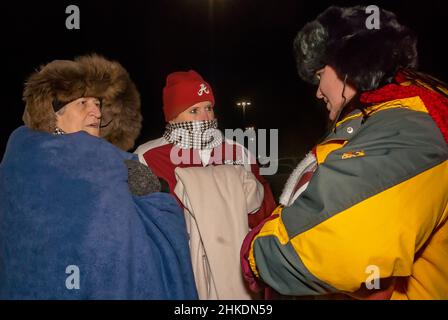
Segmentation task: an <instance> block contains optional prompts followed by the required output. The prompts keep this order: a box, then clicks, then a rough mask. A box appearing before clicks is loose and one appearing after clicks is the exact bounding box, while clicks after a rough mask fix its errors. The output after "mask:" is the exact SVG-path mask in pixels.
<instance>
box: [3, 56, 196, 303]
mask: <svg viewBox="0 0 448 320" xmlns="http://www.w3.org/2000/svg"><path fill="white" fill-rule="evenodd" d="M24 100H25V102H26V106H25V112H24V116H23V120H24V122H25V125H26V126H25V127H24V126H22V127H20V128H18V129H17V130H15V131H14V132H13V133H12V134H11V136H10V138H9V141H8V146H7V149H6V152H5V155H4V158H3V160H2V162H1V164H0V203H1V204H2V205H1V206H0V221H2V223H1V224H0V262H1V263H0V264H1V265H2V267H1V268H0V299H195V298H197V292H196V288H195V284H194V277H193V272H192V268H191V260H190V254H189V248H188V245H187V244H186V243H187V234H186V228H185V221H184V217H183V213H182V211H181V210H179V207H178V205H177V203H176V200H175V199H174V197H172V196H171V195H169V194H167V193H160V192H156V191H159V190H160V184H159V181H158V179H157V178H156V177H155V176H154V175H153V174H152V173H151V172H150V171H149V170H148V168H146V167H145V166H143V165H141V164H140V163H139V162H138V159H137V157H136V156H135V155H134V154H131V153H127V152H125V151H124V150H128V149H129V148H131V147H132V146H133V145H134V140H135V138H136V137H137V135H138V134H139V130H140V127H141V115H140V98H139V94H138V92H137V89H136V87H135V85H134V83H133V82H132V80H131V79H130V77H129V75H128V73H127V71H126V70H125V69H124V68H123V67H122V66H121V65H120V64H119V63H117V62H114V61H109V60H107V59H105V58H103V57H101V56H98V55H88V56H82V57H78V58H76V59H75V60H73V61H68V60H56V61H53V62H51V63H49V64H47V65H45V66H43V67H42V68H40V70H38V71H36V72H35V73H34V74H32V75H31V76H30V78H29V79H28V81H27V83H26V85H25V90H24Z"/></svg>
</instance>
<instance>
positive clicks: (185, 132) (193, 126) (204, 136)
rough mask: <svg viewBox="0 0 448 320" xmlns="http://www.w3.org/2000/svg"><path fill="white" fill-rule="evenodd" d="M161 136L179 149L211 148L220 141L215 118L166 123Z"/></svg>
mask: <svg viewBox="0 0 448 320" xmlns="http://www.w3.org/2000/svg"><path fill="white" fill-rule="evenodd" d="M163 137H164V138H165V139H166V140H167V141H168V142H170V143H173V144H174V145H175V146H177V147H179V148H181V149H190V148H193V149H199V150H203V149H213V148H215V147H217V146H219V145H220V144H221V143H222V133H221V131H219V129H218V121H217V120H216V119H214V120H203V121H187V122H178V123H168V124H167V125H166V128H165V132H164V134H163Z"/></svg>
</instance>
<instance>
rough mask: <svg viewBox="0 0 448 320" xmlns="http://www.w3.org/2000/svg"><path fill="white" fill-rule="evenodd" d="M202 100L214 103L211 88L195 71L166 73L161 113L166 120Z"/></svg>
mask: <svg viewBox="0 0 448 320" xmlns="http://www.w3.org/2000/svg"><path fill="white" fill-rule="evenodd" d="M203 101H210V102H211V103H212V106H214V105H215V98H214V96H213V91H212V88H211V87H210V85H209V84H208V83H207V82H205V81H204V79H203V78H202V77H201V76H200V75H199V74H198V73H197V72H196V71H194V70H190V71H188V72H182V71H181V72H173V73H170V74H169V75H168V77H167V78H166V85H165V87H164V88H163V113H164V114H165V120H166V122H168V121H170V120H172V119H174V118H175V117H176V116H177V115H178V114H179V113H181V112H183V111H185V110H186V109H188V108H189V107H191V106H192V105H194V104H196V103H199V102H203Z"/></svg>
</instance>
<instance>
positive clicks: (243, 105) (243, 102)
mask: <svg viewBox="0 0 448 320" xmlns="http://www.w3.org/2000/svg"><path fill="white" fill-rule="evenodd" d="M251 104H252V103H251V102H250V101H240V102H237V103H236V105H237V106H238V107H242V108H243V122H244V125H246V107H248V106H250V105H251Z"/></svg>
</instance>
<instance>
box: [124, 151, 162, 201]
mask: <svg viewBox="0 0 448 320" xmlns="http://www.w3.org/2000/svg"><path fill="white" fill-rule="evenodd" d="M124 163H125V164H126V166H127V167H128V185H129V190H131V193H132V194H133V195H135V196H144V195H147V194H151V193H154V192H160V191H161V189H162V186H161V183H160V180H159V178H157V176H156V175H155V174H154V173H153V172H152V171H151V169H150V168H148V167H147V166H145V165H144V164H142V163H140V162H139V161H137V160H125V161H124Z"/></svg>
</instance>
